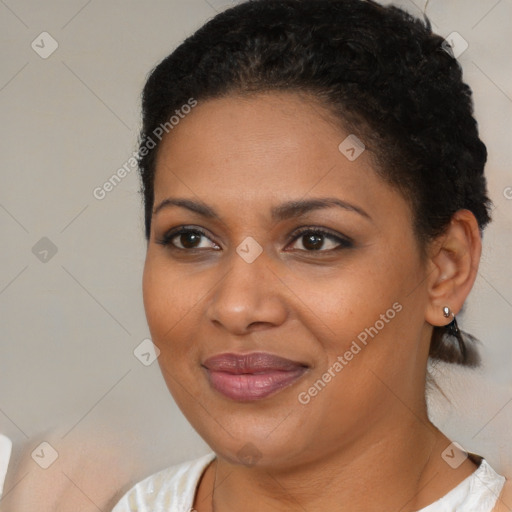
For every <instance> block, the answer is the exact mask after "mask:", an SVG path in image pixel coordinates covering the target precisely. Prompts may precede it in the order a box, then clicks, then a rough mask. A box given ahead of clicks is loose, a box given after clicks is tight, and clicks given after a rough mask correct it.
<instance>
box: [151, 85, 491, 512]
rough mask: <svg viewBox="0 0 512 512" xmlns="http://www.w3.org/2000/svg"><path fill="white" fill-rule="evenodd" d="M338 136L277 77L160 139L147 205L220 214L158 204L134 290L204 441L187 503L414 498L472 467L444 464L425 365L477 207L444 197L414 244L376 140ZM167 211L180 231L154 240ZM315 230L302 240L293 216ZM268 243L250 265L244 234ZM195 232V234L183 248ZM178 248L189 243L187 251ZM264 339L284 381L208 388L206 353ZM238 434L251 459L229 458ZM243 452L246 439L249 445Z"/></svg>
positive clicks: (409, 504)
mask: <svg viewBox="0 0 512 512" xmlns="http://www.w3.org/2000/svg"><path fill="white" fill-rule="evenodd" d="M347 135H348V133H346V132H343V131H342V130H340V127H339V125H338V124H337V123H336V122H335V121H334V120H333V119H331V118H330V117H329V114H328V112H327V111H326V110H324V109H323V108H322V107H321V106H320V105H319V104H317V103H316V102H315V101H314V100H313V99H311V98H305V97H301V96H299V95H297V94H294V93H290V92H272V93H265V94H258V95H252V96H249V97H243V98H242V97H234V96H230V97H229V98H222V99H213V100H209V101H205V102H200V103H199V104H198V106H197V107H195V108H194V109H193V111H192V112H191V113H190V114H189V115H187V117H186V118H185V119H183V120H181V121H180V124H179V126H177V127H176V128H175V129H174V130H173V131H172V132H170V134H169V135H168V136H167V137H166V138H164V139H163V141H162V143H161V146H160V149H159V153H158V158H157V164H156V176H155V203H154V204H155V207H158V205H159V204H160V203H161V202H162V201H164V200H165V199H167V198H171V197H172V198H187V199H191V200H194V201H202V202H204V203H206V204H207V205H209V206H210V207H211V208H213V209H215V211H216V212H217V213H218V215H219V217H220V219H210V218H206V217H204V216H202V215H200V214H198V213H195V212H192V211H190V210H188V209H186V208H183V207H176V206H169V207H164V208H161V209H160V210H159V211H158V212H156V213H154V215H153V219H152V229H151V236H150V240H149V242H148V247H147V257H146V263H145V268H144V276H143V292H144V304H145V309H146V315H147V319H148V324H149V327H150V331H151V335H152V339H153V342H154V343H155V344H156V345H157V346H158V348H159V349H160V351H161V353H160V356H159V359H158V360H159V364H160V367H161V370H162V374H163V376H164V378H165V381H166V383H167V386H168V388H169V390H170V392H171V393H172V395H173V397H174V399H175V400H176V402H177V404H178V405H179V407H180V408H181V410H182V411H183V413H184V414H185V416H186V417H187V419H188V420H189V421H190V423H191V424H192V425H193V427H194V428H195V429H196V430H197V431H198V433H199V434H200V435H201V436H202V437H203V438H204V439H205V441H206V442H207V443H208V444H209V445H210V446H211V448H212V450H213V451H215V453H216V454H217V459H216V461H215V462H214V463H212V464H211V465H210V466H209V467H208V468H207V470H206V471H205V472H204V474H203V478H202V480H201V483H200V486H199V489H198V492H197V495H196V499H195V502H194V508H195V509H196V510H197V511H198V512H205V511H209V510H212V508H211V507H212V503H211V502H212V496H211V494H212V489H213V487H214V480H215V481H216V483H215V492H214V499H213V502H214V507H215V510H216V511H217V512H219V511H227V510H242V509H243V510H245V511H248V512H251V511H262V510H263V511H281V510H287V511H294V510H300V511H304V510H311V511H313V510H327V509H331V510H336V511H341V512H343V511H349V510H350V511H356V510H365V511H367V512H371V511H374V510H375V511H382V510H400V511H401V512H407V511H414V510H418V509H419V508H422V507H425V506H426V505H428V504H430V503H432V502H433V501H435V500H436V499H439V498H440V497H441V496H443V495H444V494H446V493H447V492H448V491H449V490H450V489H452V488H453V487H454V486H456V485H457V484H458V483H460V482H461V481H462V480H463V479H464V478H466V477H467V476H468V475H470V474H471V473H472V472H473V471H474V470H475V468H476V466H475V465H474V464H473V463H472V462H471V461H470V460H469V459H466V460H465V461H464V462H463V463H462V464H461V465H460V466H458V467H457V468H456V469H453V468H452V467H450V466H449V465H448V464H447V463H446V462H445V461H444V460H443V458H442V457H441V453H442V452H443V450H445V449H446V448H447V447H448V445H450V440H449V439H448V438H446V437H445V436H444V435H443V434H442V433H441V432H440V431H439V430H438V429H437V428H435V427H434V426H433V425H432V424H431V423H430V422H429V420H428V417H427V412H426V405H425V398H424V395H425V374H426V364H427V359H428V350H429V342H430V337H431V334H432V326H433V325H445V324H447V323H448V322H449V321H450V319H447V318H445V317H444V316H443V312H442V308H443V306H449V307H450V308H451V310H452V311H453V312H454V313H455V314H457V312H458V311H459V310H460V309H461V307H462V304H463V302H464V300H465V298H466V296H467V295H468V293H469V291H470V290H471V287H472V285H473V282H474V279H475V276H476V271H477V267H478V262H479V258H480V251H481V242H480V235H479V232H478V226H477V222H476V219H475V217H474V216H473V215H472V214H471V213H470V212H468V211H466V210H461V211H459V212H457V213H456V214H455V215H454V217H453V220H452V223H451V225H450V226H449V227H448V229H447V231H446V233H445V234H444V235H443V236H442V237H440V238H439V239H437V240H435V241H434V242H432V243H431V244H430V245H429V246H428V248H427V257H426V258H425V259H422V258H421V253H420V248H419V245H418V241H417V238H416V237H415V234H414V232H413V227H412V212H411V209H410V207H409V204H408V203H407V201H406V200H405V198H404V197H403V196H402V195H401V194H400V192H398V191H397V190H396V189H394V188H393V187H391V186H390V185H388V184H386V183H385V182H384V181H383V180H382V178H380V177H379V176H378V175H377V173H376V172H375V163H374V160H373V158H372V153H371V148H368V149H367V150H365V151H363V153H362V154H361V155H360V156H359V157H358V158H357V159H356V160H354V161H349V160H348V159H347V158H346V157H345V156H344V155H343V154H341V152H340V151H339V149H338V145H339V144H340V143H341V142H342V141H343V140H344V139H345V138H346V137H347ZM324 197H335V198H338V199H341V200H343V201H345V202H347V203H350V204H351V205H353V206H354V207H356V208H358V209H360V210H362V211H364V212H365V214H361V213H358V212H356V211H354V210H350V209H345V208H339V207H330V208H323V209H316V210H312V211H309V212H307V213H305V214H303V215H301V216H298V215H296V216H294V217H292V218H289V219H284V220H279V221H275V220H272V218H271V216H270V210H271V208H273V207H275V206H277V205H280V204H281V203H283V202H285V201H290V200H300V199H312V198H324ZM180 225H187V226H192V227H196V228H202V229H203V230H205V231H206V233H207V236H206V237H201V238H199V239H197V238H196V239H195V246H196V247H198V248H197V249H196V250H195V251H191V250H190V249H182V250H181V251H180V250H179V249H178V248H177V247H184V245H183V244H184V243H185V244H186V243H187V241H188V242H189V244H190V238H186V237H185V239H184V237H181V238H180V236H178V237H175V238H174V239H173V242H174V247H176V249H174V250H173V249H172V247H173V246H172V245H168V246H164V245H162V244H160V243H158V240H161V239H162V237H163V236H164V235H165V234H166V233H167V232H168V231H169V230H170V229H171V228H174V227H177V226H180ZM301 226H313V227H316V228H323V229H326V230H328V231H330V232H331V233H332V234H334V235H336V236H341V237H343V236H345V237H350V238H351V239H352V240H353V245H352V246H351V247H343V248H341V249H340V250H333V249H335V248H336V247H340V245H339V241H336V240H333V239H330V238H328V237H324V238H323V239H321V240H323V245H322V244H320V247H321V248H320V250H316V251H313V250H311V248H310V247H311V246H308V240H307V234H306V236H304V235H303V236H301V237H298V238H297V239H295V237H294V236H293V235H294V233H295V232H296V231H297V228H299V227H301ZM248 236H250V237H252V238H253V239H255V240H256V241H257V242H258V244H259V245H260V246H261V248H262V249H263V252H262V253H261V254H260V255H259V256H258V257H257V258H256V259H255V261H253V262H252V263H248V262H247V261H245V260H244V259H243V258H242V257H240V256H239V254H238V253H237V252H236V248H237V247H238V246H239V245H240V244H241V243H242V242H243V241H244V239H245V238H246V237H248ZM188 247H190V245H189V246H188ZM187 251H188V252H187ZM394 303H399V304H400V305H401V306H402V308H401V310H400V312H397V313H396V315H395V316H394V318H393V319H391V320H389V321H388V322H386V323H385V325H384V327H383V328H381V329H380V330H379V331H378V334H377V335H375V336H374V337H373V338H369V340H368V343H367V345H366V346H363V347H362V349H361V350H360V351H359V352H358V353H357V354H356V355H354V357H353V358H352V359H351V360H350V361H348V362H347V364H346V365H344V366H343V369H342V370H341V371H339V372H338V373H336V376H335V377H334V378H332V379H331V381H330V382H329V383H328V384H327V385H326V386H325V387H324V388H323V389H322V390H321V392H319V393H318V394H317V395H316V396H314V397H313V398H311V400H310V401H309V403H307V404H305V405H304V404H301V403H300V402H299V401H298V396H299V393H301V392H304V391H307V390H308V389H309V388H310V387H311V386H312V385H313V384H314V383H315V382H316V381H318V379H319V378H321V377H322V375H323V374H324V373H325V372H326V371H327V370H328V369H329V368H331V367H332V366H333V364H334V362H335V361H336V360H337V357H338V356H340V355H343V354H345V352H346V351H347V350H348V349H349V348H350V346H351V344H352V342H353V341H354V340H356V339H357V336H358V334H360V333H361V332H362V331H364V330H365V328H368V327H370V326H374V325H375V324H376V321H377V320H379V319H380V318H381V315H382V314H385V313H386V311H387V310H389V309H390V308H392V305H393V304H394ZM259 351H263V352H270V353H272V354H275V355H278V356H281V357H285V358H288V359H292V360H295V361H300V362H302V363H304V364H307V365H308V367H309V368H308V371H307V372H306V373H305V374H304V375H303V376H302V377H301V378H300V379H299V380H298V381H296V382H295V383H294V384H293V385H291V386H289V387H287V388H285V389H283V390H281V391H279V392H278V393H275V394H273V395H271V396H269V397H267V398H265V399H263V400H256V401H252V402H248V401H246V402H236V401H233V400H230V399H228V398H226V397H224V396H223V395H221V394H220V393H218V392H217V391H216V390H214V389H213V388H212V387H211V386H210V384H209V382H208V379H207V378H206V375H205V372H204V370H203V369H202V368H201V362H203V361H204V360H205V359H206V358H208V357H210V356H213V355H217V354H220V353H224V352H238V353H240V352H246V353H247V352H259ZM248 444H250V450H252V451H253V453H254V454H255V459H256V460H255V461H254V463H253V464H247V463H245V462H244V461H243V460H241V459H240V457H239V455H238V453H239V451H240V450H241V449H242V447H244V446H246V445H248ZM246 449H247V446H246Z"/></svg>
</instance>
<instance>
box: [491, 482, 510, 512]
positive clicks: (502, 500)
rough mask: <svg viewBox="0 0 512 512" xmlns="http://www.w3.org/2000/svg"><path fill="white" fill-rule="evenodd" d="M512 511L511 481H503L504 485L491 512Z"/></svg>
mask: <svg viewBox="0 0 512 512" xmlns="http://www.w3.org/2000/svg"><path fill="white" fill-rule="evenodd" d="M510 510H512V480H511V479H510V478H506V479H505V483H504V485H503V488H502V490H501V493H500V495H499V497H498V501H497V502H496V506H495V507H494V508H493V509H492V512H510Z"/></svg>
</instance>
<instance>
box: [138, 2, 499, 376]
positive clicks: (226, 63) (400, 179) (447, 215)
mask: <svg viewBox="0 0 512 512" xmlns="http://www.w3.org/2000/svg"><path fill="white" fill-rule="evenodd" d="M278 90H282V91H290V92H297V93H306V94H309V95H311V96H313V97H314V98H316V99H317V100H318V101H319V102H320V103H321V104H323V105H324V106H326V107H327V109H328V110H329V111H330V112H331V113H332V114H334V116H335V118H336V119H337V120H338V122H339V123H340V126H342V127H343V128H344V129H345V130H347V131H349V132H350V133H355V134H357V135H358V136H359V137H360V138H361V139H362V140H363V141H364V142H365V145H366V147H367V149H369V150H370V151H371V153H372V154H373V157H374V159H375V161H376V163H377V165H376V171H377V172H378V173H379V175H380V176H381V177H382V178H383V179H385V180H386V181H387V182H389V183H391V184H392V185H394V186H396V187H397V188H398V189H399V190H401V191H402V193H403V195H404V197H405V198H406V200H408V201H409V203H410V205H411V207H412V210H413V212H414V214H413V224H414V229H415V234H416V236H417V238H418V240H419V242H420V248H421V250H422V254H424V253H423V250H424V249H425V247H426V246H427V243H428V242H429V241H431V240H433V239H434V238H435V237H437V236H438V235H440V234H442V233H443V231H444V230H445V229H446V228H447V227H448V225H449V223H450V220H451V218H452V216H453V214H454V213H455V212H456V211H457V210H460V209H468V210H470V211H471V212H472V213H473V214H474V215H475V217H476V219H477V221H478V225H479V228H480V233H482V232H483V229H484V228H485V226H486V224H487V223H488V222H489V221H490V206H491V201H490V200H489V198H488V197H487V192H486V179H485V176H484V165H485V162H486V159H487V151H486V147H485V145H484V143H483V142H482V141H481V140H480V138H479V135H478V128H477V123H476V121H475V119H474V117H473V103H472V95H471V90H470V88H469V86H468V85H467V84H465V83H464V82H463V81H462V69H461V67H460V65H459V63H458V62H457V60H456V59H455V58H454V57H453V54H452V53H451V51H450V49H449V48H447V47H446V44H445V43H444V39H443V38H442V37H441V36H439V35H437V34H434V33H433V32H432V30H431V24H430V22H429V20H428V18H426V17H425V19H424V20H423V21H422V20H420V19H417V18H414V17H413V16H411V15H410V14H408V13H406V12H405V11H403V10H401V9H400V8H398V7H394V6H386V7H385V6H382V5H380V4H377V3H376V2H374V1H371V0H252V1H251V0H249V1H247V2H244V3H241V4H239V5H236V6H235V7H232V8H230V9H227V10H226V11H223V12H221V13H220V14H218V15H217V16H215V17H214V18H212V19H211V20H209V21H208V22H207V23H206V24H204V25H203V26H202V27H201V28H200V29H199V30H197V31H196V32H195V33H194V34H193V35H191V36H190V37H188V38H187V39H185V41H184V42H183V43H182V44H180V45H179V46H178V47H177V48H176V49H175V50H174V51H173V52H172V53H171V54H170V55H169V56H168V57H166V58H165V59H163V60H162V62H160V63H159V64H158V65H157V66H156V67H155V68H154V69H153V70H152V71H151V73H150V75H149V77H148V79H147V82H146V84H145V86H144V89H143V93H142V114H143V124H142V129H141V133H140V139H139V145H140V146H139V170H140V175H141V178H142V190H141V191H142V194H143V197H144V204H145V229H146V238H147V239H149V236H150V230H151V217H152V209H153V202H154V177H155V161H156V154H157V151H158V148H159V144H158V143H156V144H155V147H154V148H152V149H150V150H149V151H148V150H147V147H148V145H147V140H148V138H151V135H152V134H153V133H154V130H155V129H156V128H157V127H158V126H160V125H163V124H165V123H166V121H168V119H169V117H170V116H172V115H173V113H174V112H175V111H176V109H179V108H180V107H181V106H182V105H184V104H186V103H187V100H188V99H189V98H190V97H193V98H195V99H196V100H198V101H204V100H207V99H213V98H219V97H223V96H228V95H230V94H254V93H258V92H264V91H278ZM144 147H145V148H146V150H144V151H143V148H144ZM142 155H143V156H142ZM452 338H453V337H451V336H450V334H449V331H448V330H447V329H446V328H444V327H434V330H433V335H432V340H431V346H430V356H431V358H432V359H437V360H444V361H448V362H452V363H458V364H462V365H466V366H476V365H478V363H479V356H478V351H477V349H476V347H475V343H474V342H475V339H474V338H473V337H471V336H470V335H467V334H465V336H464V338H463V337H462V334H461V337H460V339H458V340H457V341H458V345H459V348H457V345H456V343H453V342H454V340H453V339H452Z"/></svg>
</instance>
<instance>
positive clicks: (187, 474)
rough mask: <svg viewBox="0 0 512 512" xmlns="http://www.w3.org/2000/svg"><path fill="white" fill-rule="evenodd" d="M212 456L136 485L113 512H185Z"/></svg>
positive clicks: (205, 456) (177, 467)
mask: <svg viewBox="0 0 512 512" xmlns="http://www.w3.org/2000/svg"><path fill="white" fill-rule="evenodd" d="M214 458H215V454H214V453H209V454H207V455H204V456H203V457H200V458H198V459H194V460H190V461H187V462H183V463H181V464H177V465H175V466H171V467H169V468H166V469H163V470H161V471H159V472H157V473H154V474H153V475H151V476H148V477H147V478H145V479H144V480H142V481H140V482H139V483H137V484H135V485H134V486H133V487H132V488H131V489H130V490H129V491H128V492H127V493H126V494H125V495H124V496H123V497H122V498H121V499H120V500H119V502H118V503H117V504H116V506H115V507H114V508H113V509H112V512H134V511H137V512H164V511H165V512H175V511H179V512H183V511H188V510H190V509H191V508H192V503H193V500H194V495H195V491H196V488H197V484H198V482H199V480H200V478H201V475H202V474H203V472H204V470H205V469H206V468H207V466H208V465H209V463H210V462H211V461H212V460H213V459H214Z"/></svg>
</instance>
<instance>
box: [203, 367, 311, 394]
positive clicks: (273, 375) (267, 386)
mask: <svg viewBox="0 0 512 512" xmlns="http://www.w3.org/2000/svg"><path fill="white" fill-rule="evenodd" d="M306 369H307V368H303V367H301V368H297V369H296V370H287V371H282V370H274V371H269V372H266V373H244V374H234V373H227V372H219V371H211V370H208V369H206V372H207V374H208V378H209V381H210V384H211V386H212V387H213V388H214V389H215V390H217V391H218V392H219V393H222V394H223V395H224V396H226V397H228V398H231V399H232V400H240V401H242V400H260V399H262V398H265V397H267V396H269V395H271V394H273V393H275V392H276V391H279V390H281V389H284V388H286V387H288V386H290V385H291V384H293V383H294V382H295V381H297V380H298V379H300V378H301V377H302V375H304V373H305V371H306Z"/></svg>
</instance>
